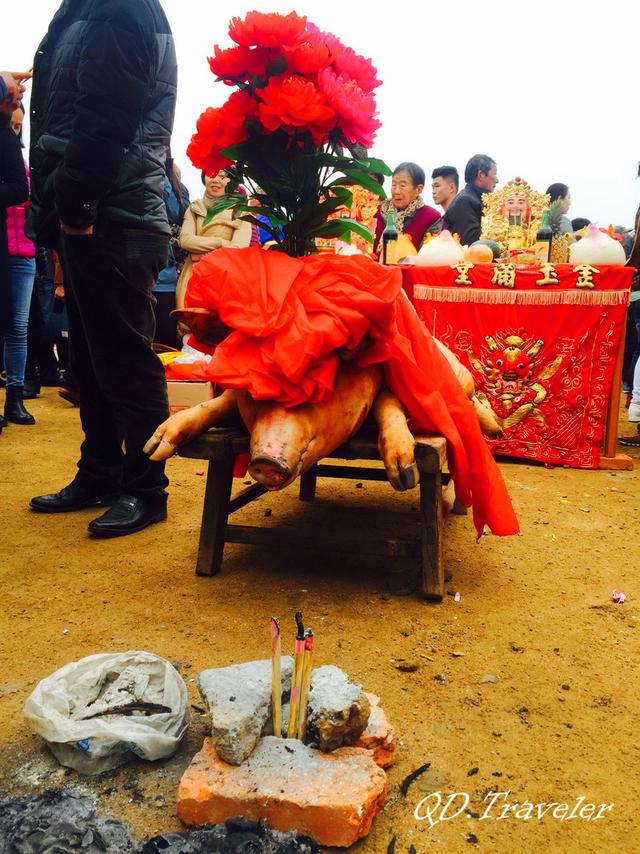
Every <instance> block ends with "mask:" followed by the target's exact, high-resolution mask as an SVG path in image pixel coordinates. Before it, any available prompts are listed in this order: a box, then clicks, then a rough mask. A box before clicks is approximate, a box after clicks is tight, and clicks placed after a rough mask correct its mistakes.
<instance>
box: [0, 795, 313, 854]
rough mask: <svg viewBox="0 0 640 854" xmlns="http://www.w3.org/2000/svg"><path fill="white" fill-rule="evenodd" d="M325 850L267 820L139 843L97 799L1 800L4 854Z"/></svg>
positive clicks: (295, 853)
mask: <svg viewBox="0 0 640 854" xmlns="http://www.w3.org/2000/svg"><path fill="white" fill-rule="evenodd" d="M319 852H320V847H319V846H318V845H317V844H316V843H315V842H314V841H313V840H312V839H310V838H309V837H307V836H299V835H297V834H296V833H295V832H293V831H292V832H290V833H281V832H280V831H277V830H272V829H271V828H269V827H268V826H267V825H266V823H265V822H263V821H259V822H258V821H245V820H244V819H242V818H235V819H229V820H228V821H227V822H225V824H223V825H222V824H221V825H212V826H209V827H202V828H200V829H198V830H192V831H186V832H185V833H169V834H166V835H164V836H154V837H153V838H151V839H147V840H141V841H138V842H133V841H132V839H131V828H130V827H129V825H128V824H126V823H125V822H122V821H119V820H118V819H103V818H99V817H98V816H97V815H96V801H95V798H94V797H92V796H89V795H85V794H82V793H80V792H78V791H74V790H73V789H49V790H48V791H46V792H44V793H43V794H41V795H29V796H27V797H21V798H13V799H10V800H0V854H319Z"/></svg>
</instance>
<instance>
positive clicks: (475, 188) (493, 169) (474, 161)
mask: <svg viewBox="0 0 640 854" xmlns="http://www.w3.org/2000/svg"><path fill="white" fill-rule="evenodd" d="M497 171H498V167H497V166H496V162H495V160H492V159H491V158H490V157H487V155H486V154H474V155H473V157H472V158H471V159H470V160H469V162H468V163H467V165H466V167H465V170H464V180H465V181H466V186H465V187H464V188H463V189H462V190H461V191H460V192H459V193H458V195H457V196H456V197H455V199H454V200H453V201H452V202H451V204H450V205H449V207H448V208H447V212H446V213H445V215H444V227H445V228H447V229H449V231H450V232H451V233H452V234H455V233H457V234H458V235H459V237H460V242H461V243H462V244H463V246H470V245H471V244H472V243H474V242H475V241H476V240H478V239H479V237H480V222H481V220H482V196H483V195H484V194H485V193H493V191H494V190H495V188H496V184H497V183H498V174H497Z"/></svg>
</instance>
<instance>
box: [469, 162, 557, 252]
mask: <svg viewBox="0 0 640 854" xmlns="http://www.w3.org/2000/svg"><path fill="white" fill-rule="evenodd" d="M548 205H549V196H548V195H547V194H543V193H537V192H536V191H535V190H533V189H532V187H531V185H530V184H529V183H528V182H527V181H525V180H524V179H523V178H514V179H513V180H512V181H509V182H508V183H507V184H505V185H504V187H503V188H502V189H501V190H496V191H495V192H493V193H485V194H484V195H483V197H482V208H483V211H482V233H481V235H480V237H481V238H482V239H484V240H495V242H496V243H497V244H498V245H499V246H500V248H501V249H502V252H503V254H504V255H508V256H510V257H511V258H514V259H515V260H517V256H518V254H519V253H521V252H524V253H526V251H527V249H528V248H530V247H532V246H533V245H534V244H535V242H536V235H537V233H538V228H539V226H540V222H541V220H542V213H543V211H544V209H545V208H546V207H547V206H548Z"/></svg>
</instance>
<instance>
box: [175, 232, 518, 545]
mask: <svg viewBox="0 0 640 854" xmlns="http://www.w3.org/2000/svg"><path fill="white" fill-rule="evenodd" d="M185 306H186V307H192V308H196V307H197V308H208V309H212V310H214V311H217V312H218V314H219V316H220V319H221V320H222V322H223V323H225V324H226V325H228V326H229V327H230V328H231V329H232V330H233V331H232V332H231V334H230V335H229V336H228V337H227V338H225V340H224V341H223V342H222V343H221V344H219V345H218V346H217V347H216V349H215V351H214V352H213V357H212V360H211V362H210V363H209V364H208V365H206V366H204V367H202V368H201V369H200V370H199V372H198V373H199V375H200V376H206V378H207V379H210V380H212V381H213V382H216V383H219V384H220V385H221V386H223V387H225V388H244V389H247V390H248V392H249V393H250V394H251V396H252V397H253V398H255V399H264V400H266V399H269V400H277V401H279V402H281V403H282V404H283V405H284V406H296V405H298V404H301V403H305V402H314V401H319V400H322V399H324V398H325V396H327V395H328V394H330V393H331V390H332V388H333V381H334V377H335V373H336V369H337V366H338V364H339V358H340V356H339V355H338V351H339V350H340V351H342V355H347V356H349V355H350V354H349V351H353V353H352V355H353V357H354V358H355V360H356V361H357V363H359V364H362V365H367V364H373V363H377V362H382V363H384V370H385V378H386V383H387V386H388V387H389V389H390V390H391V391H392V392H393V393H394V394H395V395H396V396H397V397H398V398H399V399H400V400H401V401H402V403H403V404H404V406H405V407H406V409H407V413H408V415H409V417H410V419H411V426H412V429H413V430H414V431H415V432H417V433H420V432H427V433H438V434H441V435H442V436H444V437H445V438H446V439H447V443H448V455H449V465H450V468H451V474H452V475H453V477H454V480H455V483H456V494H457V496H458V498H459V499H460V500H461V501H462V502H463V503H464V504H465V505H466V506H471V505H473V516H474V522H475V525H476V529H477V531H478V533H481V532H482V530H483V528H484V526H485V524H486V525H488V526H489V527H490V529H491V530H492V531H493V533H494V534H499V535H508V534H515V533H517V532H518V530H519V528H518V522H517V519H516V516H515V513H514V510H513V507H512V505H511V501H510V499H509V495H508V493H507V490H506V486H505V484H504V481H503V479H502V475H501V474H500V471H499V469H498V467H497V465H496V464H495V462H494V460H493V458H492V456H491V454H490V452H489V449H488V447H487V445H486V443H485V440H484V438H483V436H482V433H481V432H480V428H479V426H478V422H477V419H476V415H475V413H474V410H473V406H472V404H471V403H470V401H469V400H468V398H467V397H466V395H465V393H464V391H463V390H462V388H461V386H460V384H459V383H458V381H457V380H456V378H455V376H454V374H453V371H452V369H451V368H450V366H449V364H448V363H447V361H446V359H445V358H444V356H443V355H442V354H441V353H440V351H439V349H438V347H437V345H436V344H435V342H434V340H433V338H432V336H431V334H430V333H429V332H428V330H427V329H426V327H425V326H424V325H423V324H422V322H421V321H420V319H419V318H418V316H417V314H416V312H415V310H414V308H413V306H412V305H411V303H410V302H409V300H408V298H407V296H406V294H405V293H404V292H403V291H402V277H401V274H400V271H399V270H398V269H394V268H388V267H383V266H381V265H379V264H376V263H375V262H373V261H371V259H369V258H366V257H365V256H358V255H356V256H349V257H343V256H339V255H312V256H308V257H305V258H291V257H289V256H287V255H283V254H281V253H279V252H266V251H264V250H263V249H260V248H258V247H254V248H249V249H239V250H238V249H218V250H217V251H216V252H212V253H210V254H209V255H207V256H205V257H204V258H203V259H202V260H201V261H199V262H198V264H196V265H195V268H194V271H193V275H192V277H191V280H190V282H189V287H188V290H187V294H186V299H185ZM367 334H368V335H369V337H370V338H369V339H367V340H366V341H363V339H364V338H365V336H366V335H367ZM370 339H372V343H371V346H363V347H362V348H361V349H360V350H359V351H358V347H359V345H361V344H364V345H366V344H367V342H368V341H369V340H370ZM356 351H357V352H356Z"/></svg>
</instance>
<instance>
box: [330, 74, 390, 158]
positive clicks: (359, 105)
mask: <svg viewBox="0 0 640 854" xmlns="http://www.w3.org/2000/svg"><path fill="white" fill-rule="evenodd" d="M318 88H319V89H320V92H322V94H323V95H324V97H325V98H326V100H327V103H328V104H329V106H330V107H331V108H332V109H333V110H335V112H336V113H337V116H338V127H339V128H340V130H341V131H342V134H343V136H344V137H345V139H346V140H348V141H349V142H358V143H360V145H363V146H364V147H365V148H371V146H372V144H373V140H374V139H375V135H376V133H377V131H378V130H379V129H380V128H381V127H382V123H381V122H379V121H378V119H377V118H376V115H377V112H376V100H375V97H374V96H373V94H372V93H371V92H363V91H362V89H361V88H360V87H359V86H358V84H357V83H355V82H354V81H353V80H349V79H345V78H344V77H342V76H339V75H336V74H334V73H333V71H331V69H330V68H325V69H324V70H323V71H321V72H320V73H319V74H318Z"/></svg>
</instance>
